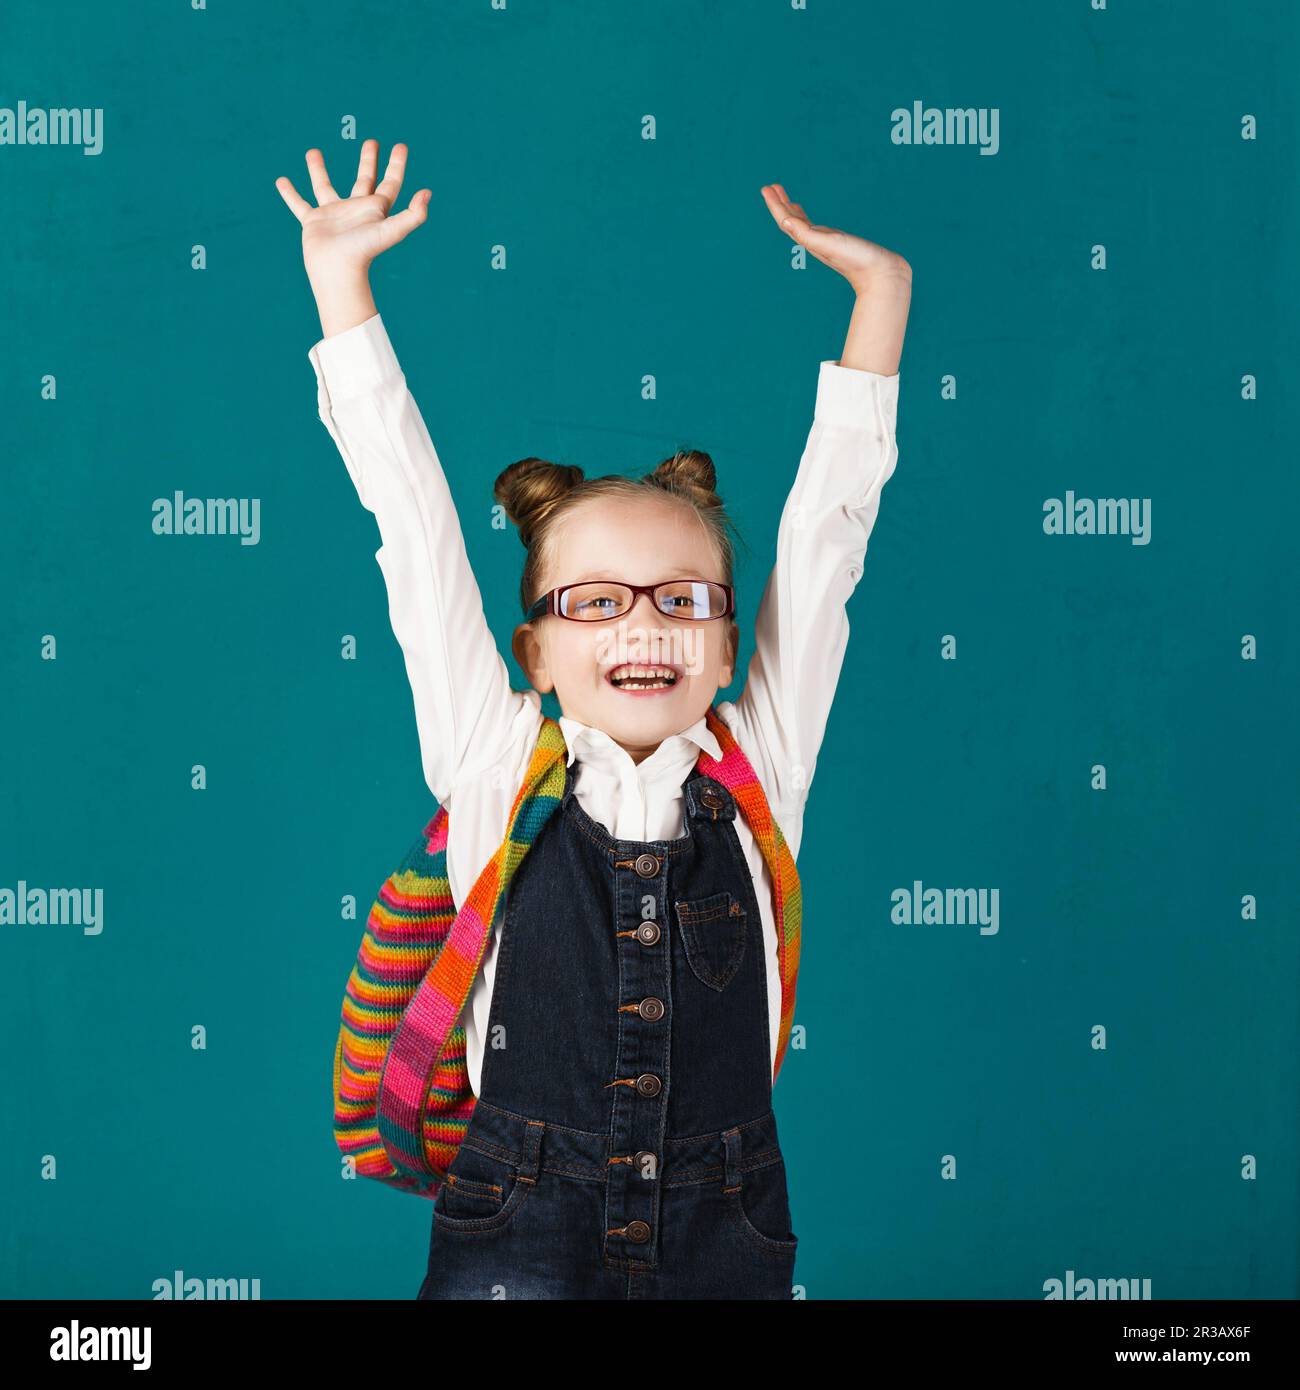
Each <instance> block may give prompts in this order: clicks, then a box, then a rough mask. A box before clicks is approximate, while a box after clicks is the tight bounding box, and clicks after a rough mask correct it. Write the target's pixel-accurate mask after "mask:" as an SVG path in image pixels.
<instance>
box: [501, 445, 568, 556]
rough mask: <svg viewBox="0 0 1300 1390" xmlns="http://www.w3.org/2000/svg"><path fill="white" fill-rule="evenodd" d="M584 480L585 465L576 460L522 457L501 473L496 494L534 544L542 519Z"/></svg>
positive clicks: (525, 537) (522, 534)
mask: <svg viewBox="0 0 1300 1390" xmlns="http://www.w3.org/2000/svg"><path fill="white" fill-rule="evenodd" d="M582 480H583V473H582V469H581V468H579V467H577V466H576V465H575V464H568V463H550V462H548V461H547V460H546V459H539V458H526V459H519V460H518V461H517V462H516V463H512V464H511V465H510V467H509V468H506V469H504V470H503V471H502V472H501V473H500V474H498V476H497V480H496V482H495V483H494V484H493V485H492V495H493V496H494V497H495V498H496V499H497V501H498V502H500V503H501V505H502V506H503V507H504V508H505V509H506V515H507V516H508V517H509V518H510V520H511V521H512V522H514V524H515V525H516V526H517V527H518V528H519V539H520V540H521V541H523V543H524V545H525V546H531V545H532V543H533V532H534V531H535V530H536V528H537V525H538V523H539V522H541V521H543V520H545V518H546V516H547V514H548V513H550V512H551V511H553V510H554V508H555V506H556V504H557V503H559V502H561V501H562V500H563V499H564V497H565V495H566V494H567V493H569V492H570V491H572V489H573V488H575V487H576V486H577V485H578V484H579V483H580V482H582Z"/></svg>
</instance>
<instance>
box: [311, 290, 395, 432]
mask: <svg viewBox="0 0 1300 1390" xmlns="http://www.w3.org/2000/svg"><path fill="white" fill-rule="evenodd" d="M307 358H308V361H310V362H311V365H312V368H313V370H314V371H315V373H316V393H317V396H318V398H319V402H320V406H321V409H322V410H324V409H327V408H328V407H329V405H330V403H331V402H338V401H346V400H351V399H353V398H354V397H356V396H364V395H365V394H366V393H367V392H368V391H371V390H373V389H374V388H375V387H376V386H378V385H379V384H380V383H381V382H384V381H389V380H392V379H393V378H395V377H397V378H400V377H401V375H402V368H401V365H400V364H399V363H398V360H397V354H396V353H395V352H394V351H393V345H392V343H391V342H389V340H388V332H387V330H386V329H385V328H384V321H383V319H382V318H381V317H380V315H378V314H375V315H374V316H373V317H372V318H368V319H367V320H366V321H365V322H364V323H358V324H356V325H355V326H354V327H352V328H348V329H345V330H344V331H343V332H342V333H335V334H333V335H332V336H331V337H328V338H322V339H321V340H320V342H318V343H317V344H316V345H315V347H313V348H312V349H311V351H310V352H308V354H307Z"/></svg>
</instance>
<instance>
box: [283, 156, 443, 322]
mask: <svg viewBox="0 0 1300 1390" xmlns="http://www.w3.org/2000/svg"><path fill="white" fill-rule="evenodd" d="M406 155H407V149H406V146H405V145H394V146H393V152H392V154H391V155H390V156H389V159H388V168H387V169H386V170H385V171H384V177H383V181H382V182H381V183H380V184H379V186H378V188H376V187H375V172H376V169H377V167H378V163H379V141H378V140H367V141H365V143H364V144H363V145H362V146H361V159H360V161H359V162H358V164H357V178H356V182H355V183H354V184H353V185H352V193H351V196H350V197H347V198H340V197H339V195H338V194H337V193H336V192H335V191H334V189H333V186H332V185H331V184H330V180H329V174H328V173H327V172H326V170H325V156H324V155H323V154H322V153H321V152H320V151H319V150H308V151H307V172H308V174H309V175H310V177H311V186H312V191H313V192H314V193H315V195H316V202H317V206H316V207H312V205H311V204H310V203H309V202H307V200H306V199H305V198H302V197H300V196H299V194H298V190H297V189H296V188H295V187H294V186H293V183H292V181H291V180H290V179H288V178H286V177H285V176H284V175H283V174H282V175H281V176H280V177H279V178H278V179H276V181H275V186H276V188H277V189H278V190H279V192H280V196H281V197H282V198H283V199H284V201H285V202H286V203H287V204H288V206H289V210H290V212H292V213H293V215H294V216H295V217H296V218H297V219H298V221H299V222H300V223H302V258H303V264H304V265H305V266H306V268H307V278H308V279H309V280H310V281H311V283H312V288H313V289H314V290H316V291H317V294H318V297H319V294H320V292H321V291H322V290H327V291H328V290H330V289H332V288H333V287H334V286H335V285H338V284H348V283H356V281H357V278H358V276H360V277H362V278H364V277H365V275H366V272H367V270H368V268H369V266H370V262H371V261H373V260H374V259H375V257H376V256H378V255H379V254H380V252H382V251H387V250H388V248H389V247H390V246H396V245H397V243H398V242H399V241H401V240H402V239H403V238H404V237H405V236H406V235H407V234H408V233H409V232H412V231H414V230H415V228H416V227H418V226H419V225H420V224H421V223H422V222H423V221H424V220H425V217H426V216H427V215H428V209H429V200H430V199H431V198H432V197H433V192H432V190H431V189H428V188H421V189H420V190H419V191H418V192H417V193H416V194H415V196H414V197H413V198H412V199H411V202H410V206H408V207H407V208H406V210H405V211H403V212H399V213H397V214H396V215H395V216H393V217H390V216H389V215H388V212H389V209H390V208H391V207H392V206H393V204H394V203H395V202H396V201H397V195H398V193H399V192H400V191H401V187H402V178H403V176H404V174H405V173H406Z"/></svg>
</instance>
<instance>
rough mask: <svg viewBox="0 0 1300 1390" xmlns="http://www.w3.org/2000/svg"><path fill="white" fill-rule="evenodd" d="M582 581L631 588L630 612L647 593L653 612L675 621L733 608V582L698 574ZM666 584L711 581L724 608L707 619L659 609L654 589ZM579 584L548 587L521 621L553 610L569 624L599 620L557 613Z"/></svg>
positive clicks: (713, 618) (700, 620) (696, 620)
mask: <svg viewBox="0 0 1300 1390" xmlns="http://www.w3.org/2000/svg"><path fill="white" fill-rule="evenodd" d="M581 583H582V584H617V585H619V586H620V587H621V588H624V589H631V591H632V602H631V604H630V605H629V606H628V609H627V611H628V612H629V613H630V612H631V611H632V609H633V608H635V607H636V601H637V599H638V598H640V597H641V595H642V594H649V595H650V602H651V603H652V604H654V610H655V612H656V613H662V614H663V615H664V617H665V618H672V619H674V621H676V622H679V623H715V622H717V621H718V619H719V618H725V617H728V616H729V615H730V614H732V613H734V612H735V611H736V589H735V585H733V584H724V583H722V581H721V580H718V579H700V578H698V577H696V578H685V577H684V578H682V579H662V580H660V582H659V583H658V584H628V583H626V582H625V581H624V580H622V579H584V580H582V581H581ZM669 584H712V585H714V586H715V587H716V588H719V589H722V590H723V591H724V592H725V593H726V595H727V606H726V608H724V609H723V611H722V612H721V613H714V614H712V615H711V616H710V617H707V618H679V617H678V616H677V614H676V613H669V612H668V611H667V609H664V608H660V607H659V605H658V604H657V603H655V590H656V589H663V588H666V587H667V586H668V585H669ZM579 587H580V585H579V584H561V585H560V586H559V587H558V588H556V589H550V590H548V591H547V592H546V593H544V594H543V595H542V596H541V598H539V599H538V600H537V602H536V603H534V604H533V606H532V607H531V608H530V609H529V610H528V612H527V613H526V614H525V617H524V621H525V622H531V621H532V620H533V619H534V618H541V617H545V616H546V615H547V614H548V613H554V614H555V616H556V617H557V618H563V619H564V620H565V621H566V622H570V623H591V622H596V621H599V620H597V619H594V618H575V617H574V616H573V615H572V614H571V613H561V612H560V595H561V594H562V593H563V592H564V591H565V590H566V589H577V588H579ZM624 616H626V615H625V614H622V613H620V614H619V615H618V617H620V618H621V617H624ZM603 621H607V622H617V621H618V618H608V619H604V620H603Z"/></svg>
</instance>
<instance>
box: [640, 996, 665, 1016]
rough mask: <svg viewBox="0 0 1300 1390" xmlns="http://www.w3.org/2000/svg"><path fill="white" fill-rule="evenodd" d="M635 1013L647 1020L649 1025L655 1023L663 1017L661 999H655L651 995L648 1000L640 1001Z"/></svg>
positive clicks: (662, 1002)
mask: <svg viewBox="0 0 1300 1390" xmlns="http://www.w3.org/2000/svg"><path fill="white" fill-rule="evenodd" d="M637 1013H639V1014H640V1015H641V1017H642V1018H648V1019H649V1020H650V1022H651V1023H655V1022H657V1021H658V1020H659V1019H661V1018H662V1017H663V1016H664V1001H663V1000H662V999H656V998H655V997H654V995H651V996H650V998H649V999H643V1000H642V1001H641V1003H640V1006H639V1007H638V1008H637Z"/></svg>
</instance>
